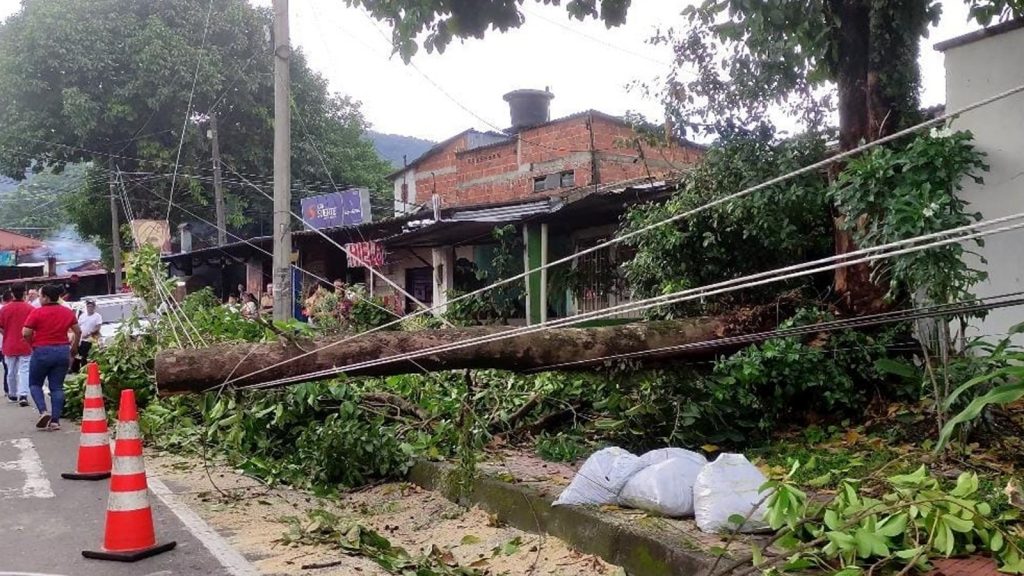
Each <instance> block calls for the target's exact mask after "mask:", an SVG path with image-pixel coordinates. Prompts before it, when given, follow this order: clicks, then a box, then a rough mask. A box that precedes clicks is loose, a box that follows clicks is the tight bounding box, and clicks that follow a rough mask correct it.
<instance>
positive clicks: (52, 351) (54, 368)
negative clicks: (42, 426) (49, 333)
mask: <svg viewBox="0 0 1024 576" xmlns="http://www.w3.org/2000/svg"><path fill="white" fill-rule="evenodd" d="M70 365H71V346H69V345H67V344H64V345H62V346H40V347H38V348H36V349H34V350H32V361H31V362H30V363H29V365H28V387H29V390H30V391H31V392H32V400H33V401H34V402H35V403H36V409H37V410H39V413H40V414H42V413H44V412H46V397H45V396H43V380H46V381H47V382H48V383H49V385H50V402H51V403H52V404H53V410H52V411H51V412H50V422H60V413H61V411H62V410H63V409H64V377H65V376H67V375H68V367H69V366H70Z"/></svg>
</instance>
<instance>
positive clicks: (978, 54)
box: [945, 29, 1024, 336]
mask: <svg viewBox="0 0 1024 576" xmlns="http://www.w3.org/2000/svg"><path fill="white" fill-rule="evenodd" d="M945 59H946V110H955V109H957V108H960V107H963V106H965V105H968V104H971V103H972V102H976V101H978V100H982V99H984V98H987V97H989V96H992V95H994V94H997V93H999V92H1002V91H1004V90H1008V89H1010V88H1013V87H1015V86H1019V85H1021V84H1024V65H1022V62H1024V29H1018V30H1013V31H1010V32H1005V33H1003V34H999V35H996V36H991V37H988V38H984V39H981V40H977V41H975V42H971V43H969V44H964V45H961V46H956V47H953V48H949V49H948V50H947V51H946V52H945ZM952 128H954V129H956V130H970V131H971V132H973V133H974V138H975V145H976V146H977V147H978V148H979V149H980V150H982V151H984V152H985V153H986V154H988V157H987V159H986V161H987V162H988V164H989V165H990V166H991V170H990V171H989V172H988V173H986V174H985V175H984V178H985V183H984V184H983V185H976V184H974V183H973V182H968V183H967V184H965V186H964V191H963V198H964V199H965V200H967V201H969V202H970V203H971V206H970V208H971V209H972V210H975V211H978V212H981V213H982V214H983V215H984V217H985V219H991V218H998V217H1000V216H1005V215H1008V214H1014V213H1017V212H1024V94H1022V93H1018V94H1015V95H1013V96H1010V97H1008V98H1005V99H1003V100H1001V101H999V102H996V103H994V104H991V105H988V106H984V107H982V108H979V109H977V110H974V111H972V112H968V113H967V114H964V115H963V116H961V117H960V118H958V119H956V120H955V121H954V122H953V125H952ZM979 252H980V253H981V254H982V255H983V256H984V257H985V258H986V259H987V260H988V265H987V266H984V269H985V270H986V271H987V272H988V274H989V279H988V280H987V281H986V282H984V283H983V284H981V285H979V286H977V287H976V289H975V293H976V294H977V295H978V296H979V297H985V296H994V295H997V294H1004V293H1008V292H1014V291H1020V290H1024V230H1014V231H1012V232H1007V233H1003V234H997V235H994V236H989V237H988V238H986V239H985V246H984V247H983V248H981V249H980V250H979ZM974 262H975V263H976V261H974ZM1020 322H1024V307H1014V308H1003V309H999V310H993V311H991V312H989V315H988V318H986V319H985V320H982V321H978V322H975V323H974V324H972V327H971V330H970V331H969V332H968V336H977V335H989V334H1001V333H1005V332H1006V331H1007V329H1009V328H1010V326H1012V325H1014V324H1017V323H1020Z"/></svg>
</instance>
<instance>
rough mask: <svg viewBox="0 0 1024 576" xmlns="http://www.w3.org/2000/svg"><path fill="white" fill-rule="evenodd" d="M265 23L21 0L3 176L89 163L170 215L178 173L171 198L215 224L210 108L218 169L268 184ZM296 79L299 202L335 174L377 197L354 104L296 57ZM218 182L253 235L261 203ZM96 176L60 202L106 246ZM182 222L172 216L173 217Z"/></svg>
mask: <svg viewBox="0 0 1024 576" xmlns="http://www.w3.org/2000/svg"><path fill="white" fill-rule="evenodd" d="M270 24H271V15H270V14H269V12H268V11H265V10H259V9H255V8H253V7H252V6H250V5H249V3H248V2H246V1H245V0H213V1H212V3H211V2H210V1H209V0H23V2H22V8H21V10H20V11H19V12H18V13H16V14H14V15H13V16H11V17H10V18H9V19H8V20H7V21H5V22H4V23H3V24H2V25H0V172H2V173H3V174H6V175H9V176H11V177H15V178H21V177H23V176H24V174H25V171H26V169H30V170H37V171H38V170H42V169H44V168H55V169H57V170H60V169H61V168H62V167H63V166H64V165H66V164H72V163H90V164H91V166H92V167H93V169H94V171H98V170H104V171H105V170H107V169H108V167H112V168H114V169H115V170H116V169H119V170H120V171H122V172H127V173H136V174H134V175H129V176H126V177H125V178H126V181H127V182H128V184H129V186H128V188H129V196H130V198H131V201H132V209H133V211H134V212H135V213H136V216H138V217H153V218H164V217H165V215H166V214H167V206H168V202H167V201H166V200H162V199H161V197H163V198H168V197H169V196H170V195H171V194H172V190H171V182H172V180H174V181H175V190H173V195H174V199H175V202H176V203H180V205H181V207H182V208H183V209H186V210H190V211H192V212H195V213H197V214H199V215H201V216H203V217H204V218H206V219H208V220H213V219H214V209H213V206H212V160H211V151H210V141H209V139H208V138H207V131H208V129H209V123H208V117H209V116H210V115H211V114H216V115H217V117H218V124H219V136H220V146H221V155H222V158H223V161H224V163H225V164H226V165H227V166H229V167H230V168H232V169H234V170H237V171H238V172H240V173H241V174H244V175H246V178H248V179H250V180H252V181H253V182H254V183H256V184H258V185H260V186H265V187H266V189H267V190H268V191H269V182H270V179H271V166H272V150H273V145H272V142H273V138H272V134H273V84H272V82H273V78H272V67H273V57H272V54H271V48H270V46H271V44H270V32H269V30H270ZM292 82H293V86H294V96H293V103H294V108H293V118H294V122H293V132H294V133H293V135H292V137H293V142H294V146H293V159H292V167H293V174H292V176H293V179H294V182H295V184H294V186H295V188H296V189H297V190H296V192H295V194H294V196H295V197H296V202H297V200H298V198H299V197H301V196H303V195H309V194H313V193H320V192H322V191H324V190H326V189H329V188H330V187H331V182H333V183H335V184H337V185H338V186H344V185H362V186H371V187H374V188H376V189H377V190H378V191H382V190H383V188H384V186H383V183H384V175H385V174H386V173H387V172H388V171H389V166H388V165H387V164H386V163H385V162H383V161H382V160H380V159H379V158H378V157H377V155H376V153H375V152H374V150H373V147H372V145H371V144H370V143H369V142H368V141H367V140H366V139H365V138H364V131H365V129H366V128H367V123H366V121H365V120H364V118H363V116H362V114H361V113H360V110H359V105H358V103H356V102H353V101H352V100H350V99H348V98H346V97H344V96H341V95H337V94H332V93H331V92H330V91H329V90H328V88H327V82H326V81H325V80H324V79H323V78H322V77H320V76H319V75H318V74H317V73H315V72H313V71H312V70H311V69H310V68H309V67H308V66H307V64H306V60H305V58H304V57H303V55H302V53H301V52H298V51H296V52H295V53H294V54H293V58H292ZM193 86H194V89H193ZM190 101H191V107H190V106H189V103H190ZM187 110H190V112H189V114H188V121H187V122H186V111H187ZM183 127H184V135H183V134H182V129H183ZM179 143H181V144H182V147H181V154H180V162H177V163H176V160H178V149H179ZM321 155H322V157H323V158H322V159H321ZM176 165H177V173H178V176H177V178H174V176H173V174H174V172H175V166H176ZM325 165H326V170H325V167H324V166H325ZM137 173H152V175H151V176H143V175H140V174H137ZM224 179H225V182H226V184H227V186H226V187H227V192H228V207H229V227H232V226H233V227H234V230H233V231H234V232H236V233H239V234H241V235H247V234H249V233H250V232H254V231H257V230H258V224H259V219H260V218H266V219H269V214H270V210H271V206H270V202H269V201H267V200H266V199H265V198H264V197H263V196H262V195H260V194H258V193H256V192H255V191H254V190H252V189H251V188H247V187H246V185H245V184H244V183H243V182H242V179H241V178H240V177H239V176H236V175H235V174H234V173H233V172H232V170H229V169H225V174H224ZM106 180H107V178H106V175H105V174H100V175H98V177H90V178H88V179H86V181H87V182H88V183H89V184H90V186H86V187H84V188H82V189H80V190H78V191H77V192H76V193H73V194H71V195H70V197H69V198H68V201H67V203H66V205H67V207H68V211H69V213H70V214H71V216H72V218H73V219H74V221H75V223H76V224H77V225H78V227H79V229H80V231H81V232H82V233H83V235H86V236H91V237H94V238H97V239H98V240H100V241H101V244H102V245H103V247H104V248H109V244H108V243H107V242H108V241H109V230H110V220H109V214H108V210H107V201H106V199H105V198H106V195H107V194H108V192H107V184H106ZM189 219H192V217H191V216H189V215H187V214H186V213H184V212H183V211H182V210H179V209H177V208H175V209H173V210H172V211H171V220H172V225H173V224H174V223H177V222H180V221H183V220H189Z"/></svg>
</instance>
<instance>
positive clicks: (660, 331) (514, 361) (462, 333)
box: [156, 318, 736, 395]
mask: <svg viewBox="0 0 1024 576" xmlns="http://www.w3.org/2000/svg"><path fill="white" fill-rule="evenodd" d="M735 329H736V327H735V325H734V324H732V323H730V322H729V321H728V320H724V319H710V318H695V319H686V320H671V321H664V322H644V323H636V324H629V325H625V326H612V327H604V328H554V329H548V330H544V331H543V332H539V333H532V334H526V335H520V336H514V337H511V338H508V339H505V340H498V341H495V342H488V343H483V344H478V345H474V346H468V347H465V348H460V349H456V350H451V351H448V352H444V353H440V354H435V355H430V356H424V357H421V358H416V359H415V363H413V362H412V361H409V360H405V361H400V362H391V363H388V364H383V365H378V366H372V367H368V368H364V369H361V370H354V371H351V372H348V374H350V375H373V376H380V375H391V374H406V373H415V372H419V371H420V370H421V369H425V370H428V371H438V370H455V369H461V368H499V369H505V370H516V371H526V370H536V369H538V368H546V367H549V366H553V365H559V364H566V363H573V362H579V361H592V362H595V363H596V362H600V361H601V360H602V359H603V358H604V357H606V356H610V355H615V354H628V353H633V352H644V351H647V350H651V349H653V348H662V347H666V346H678V345H684V344H693V343H698V342H704V341H707V340H713V339H715V338H718V337H721V336H725V335H727V334H726V332H727V331H733V330H735ZM507 330H509V328H493V327H474V328H460V329H441V330H424V331H420V332H375V333H373V334H368V335H366V336H363V337H360V338H356V339H353V340H352V341H350V342H345V343H344V344H339V345H337V346H332V347H329V348H325V349H322V350H318V351H317V352H316V353H314V354H310V355H308V356H304V357H301V358H300V356H302V355H303V354H304V352H303V350H314V349H316V348H318V347H319V346H322V345H324V344H325V343H326V342H312V341H307V342H300V343H292V342H283V343H273V344H218V345H215V346H211V347H209V348H203V349H199V350H162V351H160V352H159V353H158V354H157V356H156V382H157V389H158V390H159V391H160V394H161V395H169V394H178V393H184V392H201V391H204V390H208V389H211V388H217V387H219V386H221V385H223V384H224V383H225V382H226V381H228V380H232V379H234V380H235V381H234V382H233V383H232V384H233V385H234V386H237V387H240V386H250V385H254V384H263V383H268V382H273V381H276V380H279V379H281V378H289V377H296V376H302V375H304V374H309V373H311V372H316V371H319V370H325V369H330V368H334V367H341V366H346V365H350V364H353V363H356V362H364V361H368V360H375V359H381V358H386V357H389V356H392V355H395V354H402V353H406V352H414V351H418V350H424V349H427V348H431V347H434V346H438V345H444V344H451V343H455V342H461V341H464V340H467V339H469V338H474V337H478V336H484V335H488V334H496V333H500V332H503V331H507ZM722 350H723V349H722V348H713V347H712V348H704V349H690V350H684V351H675V352H665V353H663V354H660V355H655V356H651V358H666V357H678V356H683V357H688V358H701V359H704V358H708V357H712V356H714V355H715V354H720V353H722ZM293 359H294V361H292V360H293ZM582 367H583V365H582V364H573V365H572V366H568V367H567V368H570V369H571V368H582ZM264 368H266V369H267V370H266V371H263V372H259V373H258V374H254V372H257V371H260V370H263V369H264ZM250 374H251V376H247V375H250ZM330 377H333V376H323V377H321V378H320V379H323V378H330ZM313 379H314V378H309V380H313ZM281 385H284V384H281Z"/></svg>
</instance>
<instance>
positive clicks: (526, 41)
mask: <svg viewBox="0 0 1024 576" xmlns="http://www.w3.org/2000/svg"><path fill="white" fill-rule="evenodd" d="M252 1H253V3H254V4H257V5H263V6H269V5H270V0H252ZM689 3H691V2H690V1H688V0H633V5H632V8H631V9H630V12H629V18H628V22H627V24H626V25H624V26H622V27H619V28H615V29H612V30H608V29H606V28H605V27H604V25H603V24H601V23H599V22H593V21H589V22H583V23H581V22H576V21H570V20H569V19H568V16H567V15H566V12H565V9H564V8H558V7H554V6H543V5H539V4H535V3H534V2H532V1H530V0H528V1H527V2H526V4H525V6H526V7H525V11H526V24H525V25H524V26H523V27H522V28H520V29H518V30H513V31H510V32H507V33H504V34H501V33H493V34H489V35H488V36H487V38H486V39H484V40H467V41H465V42H463V43H460V42H458V41H456V42H455V43H454V44H452V45H451V46H450V47H449V48H448V50H447V51H446V52H445V53H444V54H427V53H426V52H425V51H424V52H421V53H420V54H418V55H417V56H416V58H415V59H414V61H413V64H414V66H415V68H414V67H413V66H407V65H405V64H403V63H402V61H401V60H400V59H398V58H397V57H391V55H390V53H391V43H390V30H388V29H386V26H385V25H384V24H381V23H378V22H374V21H372V20H371V19H370V18H369V17H368V16H367V15H366V14H365V13H364V12H362V11H360V10H357V9H352V8H347V7H345V6H344V3H343V2H342V1H341V0H292V2H291V18H292V22H291V24H292V32H291V33H292V41H293V43H296V44H298V45H300V46H301V47H302V48H303V50H304V51H305V52H306V54H307V55H308V57H309V61H310V64H311V65H312V67H313V68H314V69H316V70H317V71H319V72H320V73H321V74H323V75H324V76H325V77H327V78H328V80H329V81H330V85H331V89H332V90H335V91H337V92H342V93H345V94H349V95H351V96H353V97H354V98H356V99H358V100H360V101H361V102H362V103H363V111H364V113H365V115H366V117H367V119H368V120H369V121H370V122H371V123H372V124H373V127H374V129H375V130H378V131H380V132H389V133H395V134H406V135H410V136H419V137H422V138H429V139H432V140H441V139H444V138H447V137H448V136H451V135H453V134H455V133H457V132H460V131H462V130H464V129H466V128H469V127H474V128H478V129H484V130H486V129H496V128H503V127H505V126H507V125H508V123H509V118H508V108H507V105H506V104H505V102H504V101H503V100H502V99H501V96H502V94H504V93H505V92H508V91H510V90H513V89H516V88H544V87H546V86H547V87H550V89H551V91H552V92H554V94H555V99H554V101H553V102H552V110H551V113H552V116H553V117H558V116H563V115H567V114H572V113H574V112H578V111H581V110H585V109H588V108H594V109H597V110H601V111H603V112H608V113H611V114H623V113H625V112H627V111H639V112H641V113H644V114H646V115H648V117H651V118H652V119H654V118H658V117H660V107H659V105H658V103H657V102H655V101H651V100H648V99H645V98H644V96H643V95H642V94H641V93H640V92H639V91H637V90H633V91H631V90H629V89H628V88H627V85H628V84H630V83H631V82H633V81H651V80H654V79H656V78H657V77H658V76H660V75H663V74H664V73H665V72H666V71H667V70H668V66H669V62H670V60H671V54H670V51H669V49H668V48H667V47H659V48H655V47H651V46H649V45H647V44H646V42H645V41H646V40H647V39H648V38H649V37H650V36H651V35H652V33H653V31H654V29H655V27H656V26H659V25H660V26H671V25H672V24H673V23H674V22H679V21H680V20H681V18H680V17H679V16H678V15H679V12H680V11H681V10H682V8H683V7H684V6H686V5H687V4H689ZM19 5H20V0H0V17H6V16H8V15H9V14H11V13H13V12H15V11H16V10H17V9H18V6H19ZM966 14H967V9H966V5H965V3H964V2H962V1H952V2H947V3H946V13H945V14H944V15H943V18H942V22H941V23H940V25H939V26H938V28H937V29H936V30H933V31H932V34H931V38H929V39H926V40H925V41H924V43H923V45H922V58H921V63H922V71H923V74H924V90H923V94H922V103H923V104H924V105H933V104H938V103H941V102H943V100H944V90H945V89H944V83H945V76H944V71H943V66H942V57H941V55H940V54H938V53H936V52H935V51H934V50H933V49H932V45H933V44H934V43H935V42H937V41H939V40H944V39H947V38H951V37H953V36H959V35H960V34H963V33H966V32H969V31H970V30H972V29H974V28H976V27H977V26H976V25H969V24H967V22H966Z"/></svg>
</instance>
